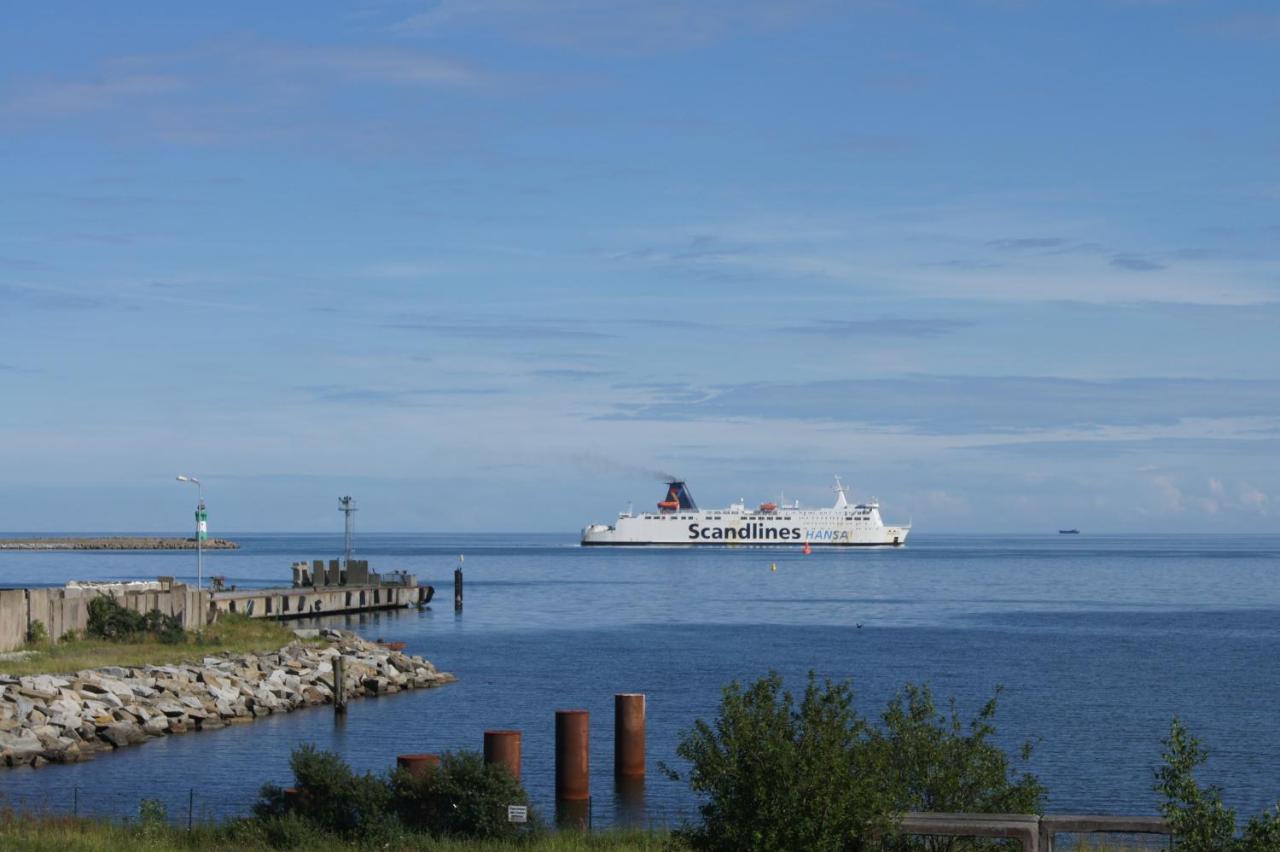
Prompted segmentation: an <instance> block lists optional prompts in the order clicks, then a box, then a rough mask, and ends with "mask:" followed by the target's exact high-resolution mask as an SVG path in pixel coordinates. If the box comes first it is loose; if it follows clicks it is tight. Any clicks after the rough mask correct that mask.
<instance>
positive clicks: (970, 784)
mask: <svg viewBox="0 0 1280 852" xmlns="http://www.w3.org/2000/svg"><path fill="white" fill-rule="evenodd" d="M1000 692H1001V689H1000V688H999V687H997V688H996V695H994V696H992V697H991V699H990V700H988V701H987V703H986V704H984V705H983V706H982V709H981V710H979V711H978V714H977V716H975V717H974V718H973V719H972V720H971V721H970V722H969V723H968V724H965V722H964V721H963V720H962V719H961V718H960V714H959V711H958V710H957V709H956V702H955V699H954V698H953V699H951V700H950V701H949V702H948V706H947V712H946V713H945V714H944V713H941V712H939V710H938V708H937V705H936V704H935V703H934V699H933V693H932V692H931V691H930V690H929V688H928V687H927V686H916V685H914V684H908V685H907V686H906V687H905V688H904V689H903V691H902V692H900V693H898V694H897V695H896V696H895V697H894V698H893V699H892V700H891V701H890V702H889V705H888V707H887V708H886V709H885V712H884V715H883V716H882V717H881V718H882V721H883V723H884V727H883V730H882V731H877V732H876V733H875V735H874V737H873V747H874V748H876V749H878V750H879V752H880V757H879V760H878V761H877V764H878V765H879V766H881V767H882V768H883V770H882V771H883V772H884V773H885V779H884V780H885V783H886V784H887V785H888V786H889V788H890V789H891V790H892V791H893V805H894V809H895V810H897V811H940V812H950V813H1016V814H1031V813H1039V812H1040V811H1041V810H1042V809H1043V806H1044V798H1045V792H1046V791H1045V787H1044V785H1043V784H1041V783H1040V781H1039V779H1037V778H1036V777H1035V776H1034V775H1032V774H1030V773H1027V772H1023V773H1022V774H1021V775H1019V776H1017V777H1014V772H1013V771H1012V770H1011V767H1010V760H1009V756H1008V755H1007V754H1005V752H1004V750H1003V749H1001V748H1000V747H999V746H998V745H996V744H995V743H994V742H992V741H991V738H992V737H993V736H994V735H995V725H994V723H993V720H994V718H995V714H996V702H997V697H998V696H999V693H1000ZM1030 757H1031V743H1029V742H1028V743H1024V744H1023V745H1022V748H1021V749H1020V750H1019V758H1020V759H1021V760H1022V761H1023V762H1025V761H1027V760H1029V759H1030ZM989 847H990V848H995V844H994V843H993V842H992V841H981V840H972V839H960V838H947V837H931V838H913V839H912V840H910V841H905V842H903V843H902V844H901V847H900V848H909V849H927V850H950V849H957V848H966V849H985V848H989Z"/></svg>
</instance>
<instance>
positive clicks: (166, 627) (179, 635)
mask: <svg viewBox="0 0 1280 852" xmlns="http://www.w3.org/2000/svg"><path fill="white" fill-rule="evenodd" d="M143 630H144V631H146V632H147V633H150V634H152V635H153V636H155V637H156V638H157V639H159V640H160V641H161V642H164V643H165V644H167V645H177V644H179V643H181V642H182V641H184V640H185V639H186V633H185V632H184V631H183V629H182V619H181V618H179V617H178V616H176V615H167V614H165V613H163V612H161V611H160V610H158V609H153V610H151V612H149V613H147V614H146V615H145V616H143Z"/></svg>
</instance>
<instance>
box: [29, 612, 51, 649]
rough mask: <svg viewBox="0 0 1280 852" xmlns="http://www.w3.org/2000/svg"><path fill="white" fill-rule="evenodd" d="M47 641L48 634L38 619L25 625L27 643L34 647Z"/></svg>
mask: <svg viewBox="0 0 1280 852" xmlns="http://www.w3.org/2000/svg"><path fill="white" fill-rule="evenodd" d="M48 640H49V632H48V631H47V630H45V629H44V622H43V621H41V620H40V619H38V618H37V619H33V620H32V622H31V623H30V624H28V625H27V641H28V642H30V643H31V644H32V645H36V644H39V643H41V642H47V641H48Z"/></svg>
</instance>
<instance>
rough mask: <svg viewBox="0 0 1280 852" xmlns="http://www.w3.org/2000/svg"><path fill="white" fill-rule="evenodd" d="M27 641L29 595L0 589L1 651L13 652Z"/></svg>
mask: <svg viewBox="0 0 1280 852" xmlns="http://www.w3.org/2000/svg"><path fill="white" fill-rule="evenodd" d="M26 640H27V594H26V592H25V591H24V590H23V589H0V651H12V650H13V649H14V648H17V647H19V646H20V645H22V643H23V642H25V641H26Z"/></svg>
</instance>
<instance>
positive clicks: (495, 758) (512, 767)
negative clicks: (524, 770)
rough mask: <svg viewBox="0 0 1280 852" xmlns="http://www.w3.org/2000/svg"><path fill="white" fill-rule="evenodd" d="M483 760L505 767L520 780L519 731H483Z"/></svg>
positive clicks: (512, 775) (513, 776)
mask: <svg viewBox="0 0 1280 852" xmlns="http://www.w3.org/2000/svg"><path fill="white" fill-rule="evenodd" d="M484 762H485V763H497V764H501V765H502V766H505V767H507V771H508V772H510V773H511V777H512V778H514V779H516V780H517V781H519V780H520V732H519V731H485V732H484Z"/></svg>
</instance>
